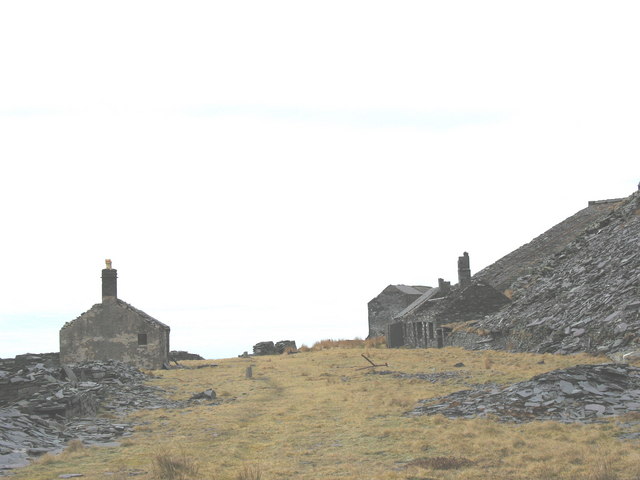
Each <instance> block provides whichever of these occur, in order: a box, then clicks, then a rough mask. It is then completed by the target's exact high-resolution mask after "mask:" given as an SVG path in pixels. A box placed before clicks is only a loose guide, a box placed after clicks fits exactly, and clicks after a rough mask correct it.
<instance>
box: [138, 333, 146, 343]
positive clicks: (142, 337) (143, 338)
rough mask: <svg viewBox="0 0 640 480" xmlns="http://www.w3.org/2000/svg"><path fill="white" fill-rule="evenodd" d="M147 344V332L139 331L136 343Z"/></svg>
mask: <svg viewBox="0 0 640 480" xmlns="http://www.w3.org/2000/svg"><path fill="white" fill-rule="evenodd" d="M146 344H147V334H146V333H139V334H138V345H146Z"/></svg>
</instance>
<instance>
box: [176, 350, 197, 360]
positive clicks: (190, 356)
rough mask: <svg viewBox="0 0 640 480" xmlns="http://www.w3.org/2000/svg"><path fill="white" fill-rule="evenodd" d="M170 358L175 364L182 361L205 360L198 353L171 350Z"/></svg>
mask: <svg viewBox="0 0 640 480" xmlns="http://www.w3.org/2000/svg"><path fill="white" fill-rule="evenodd" d="M169 358H170V359H171V360H173V361H174V362H176V361H181V360H204V358H202V357H201V356H200V355H198V354H197V353H189V352H185V351H184V350H171V351H170V352H169Z"/></svg>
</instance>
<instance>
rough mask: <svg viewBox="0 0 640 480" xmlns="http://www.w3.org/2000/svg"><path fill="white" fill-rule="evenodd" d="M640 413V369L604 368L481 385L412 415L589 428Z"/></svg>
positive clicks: (437, 400) (434, 400)
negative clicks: (557, 423) (581, 424)
mask: <svg viewBox="0 0 640 480" xmlns="http://www.w3.org/2000/svg"><path fill="white" fill-rule="evenodd" d="M577 386H579V387H580V388H578V387H577ZM639 409H640V368H637V367H632V366H629V365H626V364H602V365H577V366H575V367H571V368H567V369H563V370H555V371H553V372H548V373H543V374H542V375H537V376H535V377H533V378H532V379H531V380H528V381H526V382H519V383H516V384H513V385H511V386H508V387H504V388H502V389H497V388H496V387H494V386H480V387H476V388H472V389H470V390H463V391H460V392H455V393H452V394H451V395H447V396H445V397H437V398H431V399H426V400H422V401H420V405H419V406H418V407H416V408H415V409H414V410H413V411H411V412H408V413H407V415H434V414H443V415H445V416H447V417H450V418H455V417H462V418H473V417H475V416H479V417H482V416H486V415H490V414H491V415H495V416H497V418H499V420H500V421H503V422H528V421H532V420H556V421H560V422H584V423H588V422H593V421H597V420H598V419H600V418H601V417H611V416H618V415H623V414H625V413H627V412H633V411H637V410H639Z"/></svg>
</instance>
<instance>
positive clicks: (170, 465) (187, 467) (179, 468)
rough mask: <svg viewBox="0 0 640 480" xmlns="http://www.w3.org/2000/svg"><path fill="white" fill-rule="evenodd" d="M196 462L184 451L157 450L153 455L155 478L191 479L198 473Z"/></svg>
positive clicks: (156, 479)
mask: <svg viewBox="0 0 640 480" xmlns="http://www.w3.org/2000/svg"><path fill="white" fill-rule="evenodd" d="M199 471H200V467H199V465H198V463H197V462H196V461H195V460H194V459H193V458H192V457H190V456H189V455H187V454H186V453H185V452H184V451H180V452H177V453H176V452H172V451H166V450H160V451H158V452H157V453H156V454H155V456H154V457H153V476H154V479H155V480H192V479H193V478H194V477H196V476H197V475H198V472H199Z"/></svg>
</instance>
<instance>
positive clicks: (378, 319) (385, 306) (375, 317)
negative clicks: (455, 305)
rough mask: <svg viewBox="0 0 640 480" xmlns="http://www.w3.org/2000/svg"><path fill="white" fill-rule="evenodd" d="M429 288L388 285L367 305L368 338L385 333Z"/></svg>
mask: <svg viewBox="0 0 640 480" xmlns="http://www.w3.org/2000/svg"><path fill="white" fill-rule="evenodd" d="M429 290H432V288H431V287H423V286H409V285H389V286H387V288H385V289H384V290H382V292H380V294H379V295H378V296H377V297H375V298H373V299H372V300H371V301H369V303H368V304H367V307H368V310H369V336H368V338H373V337H379V336H381V335H385V334H386V332H387V325H388V324H389V323H391V322H392V320H393V317H394V316H395V315H396V314H397V313H399V312H401V311H402V310H403V309H404V308H406V307H407V306H408V305H410V304H411V303H413V301H414V300H416V299H417V298H419V297H420V296H421V295H422V294H423V293H425V292H427V291H429Z"/></svg>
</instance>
